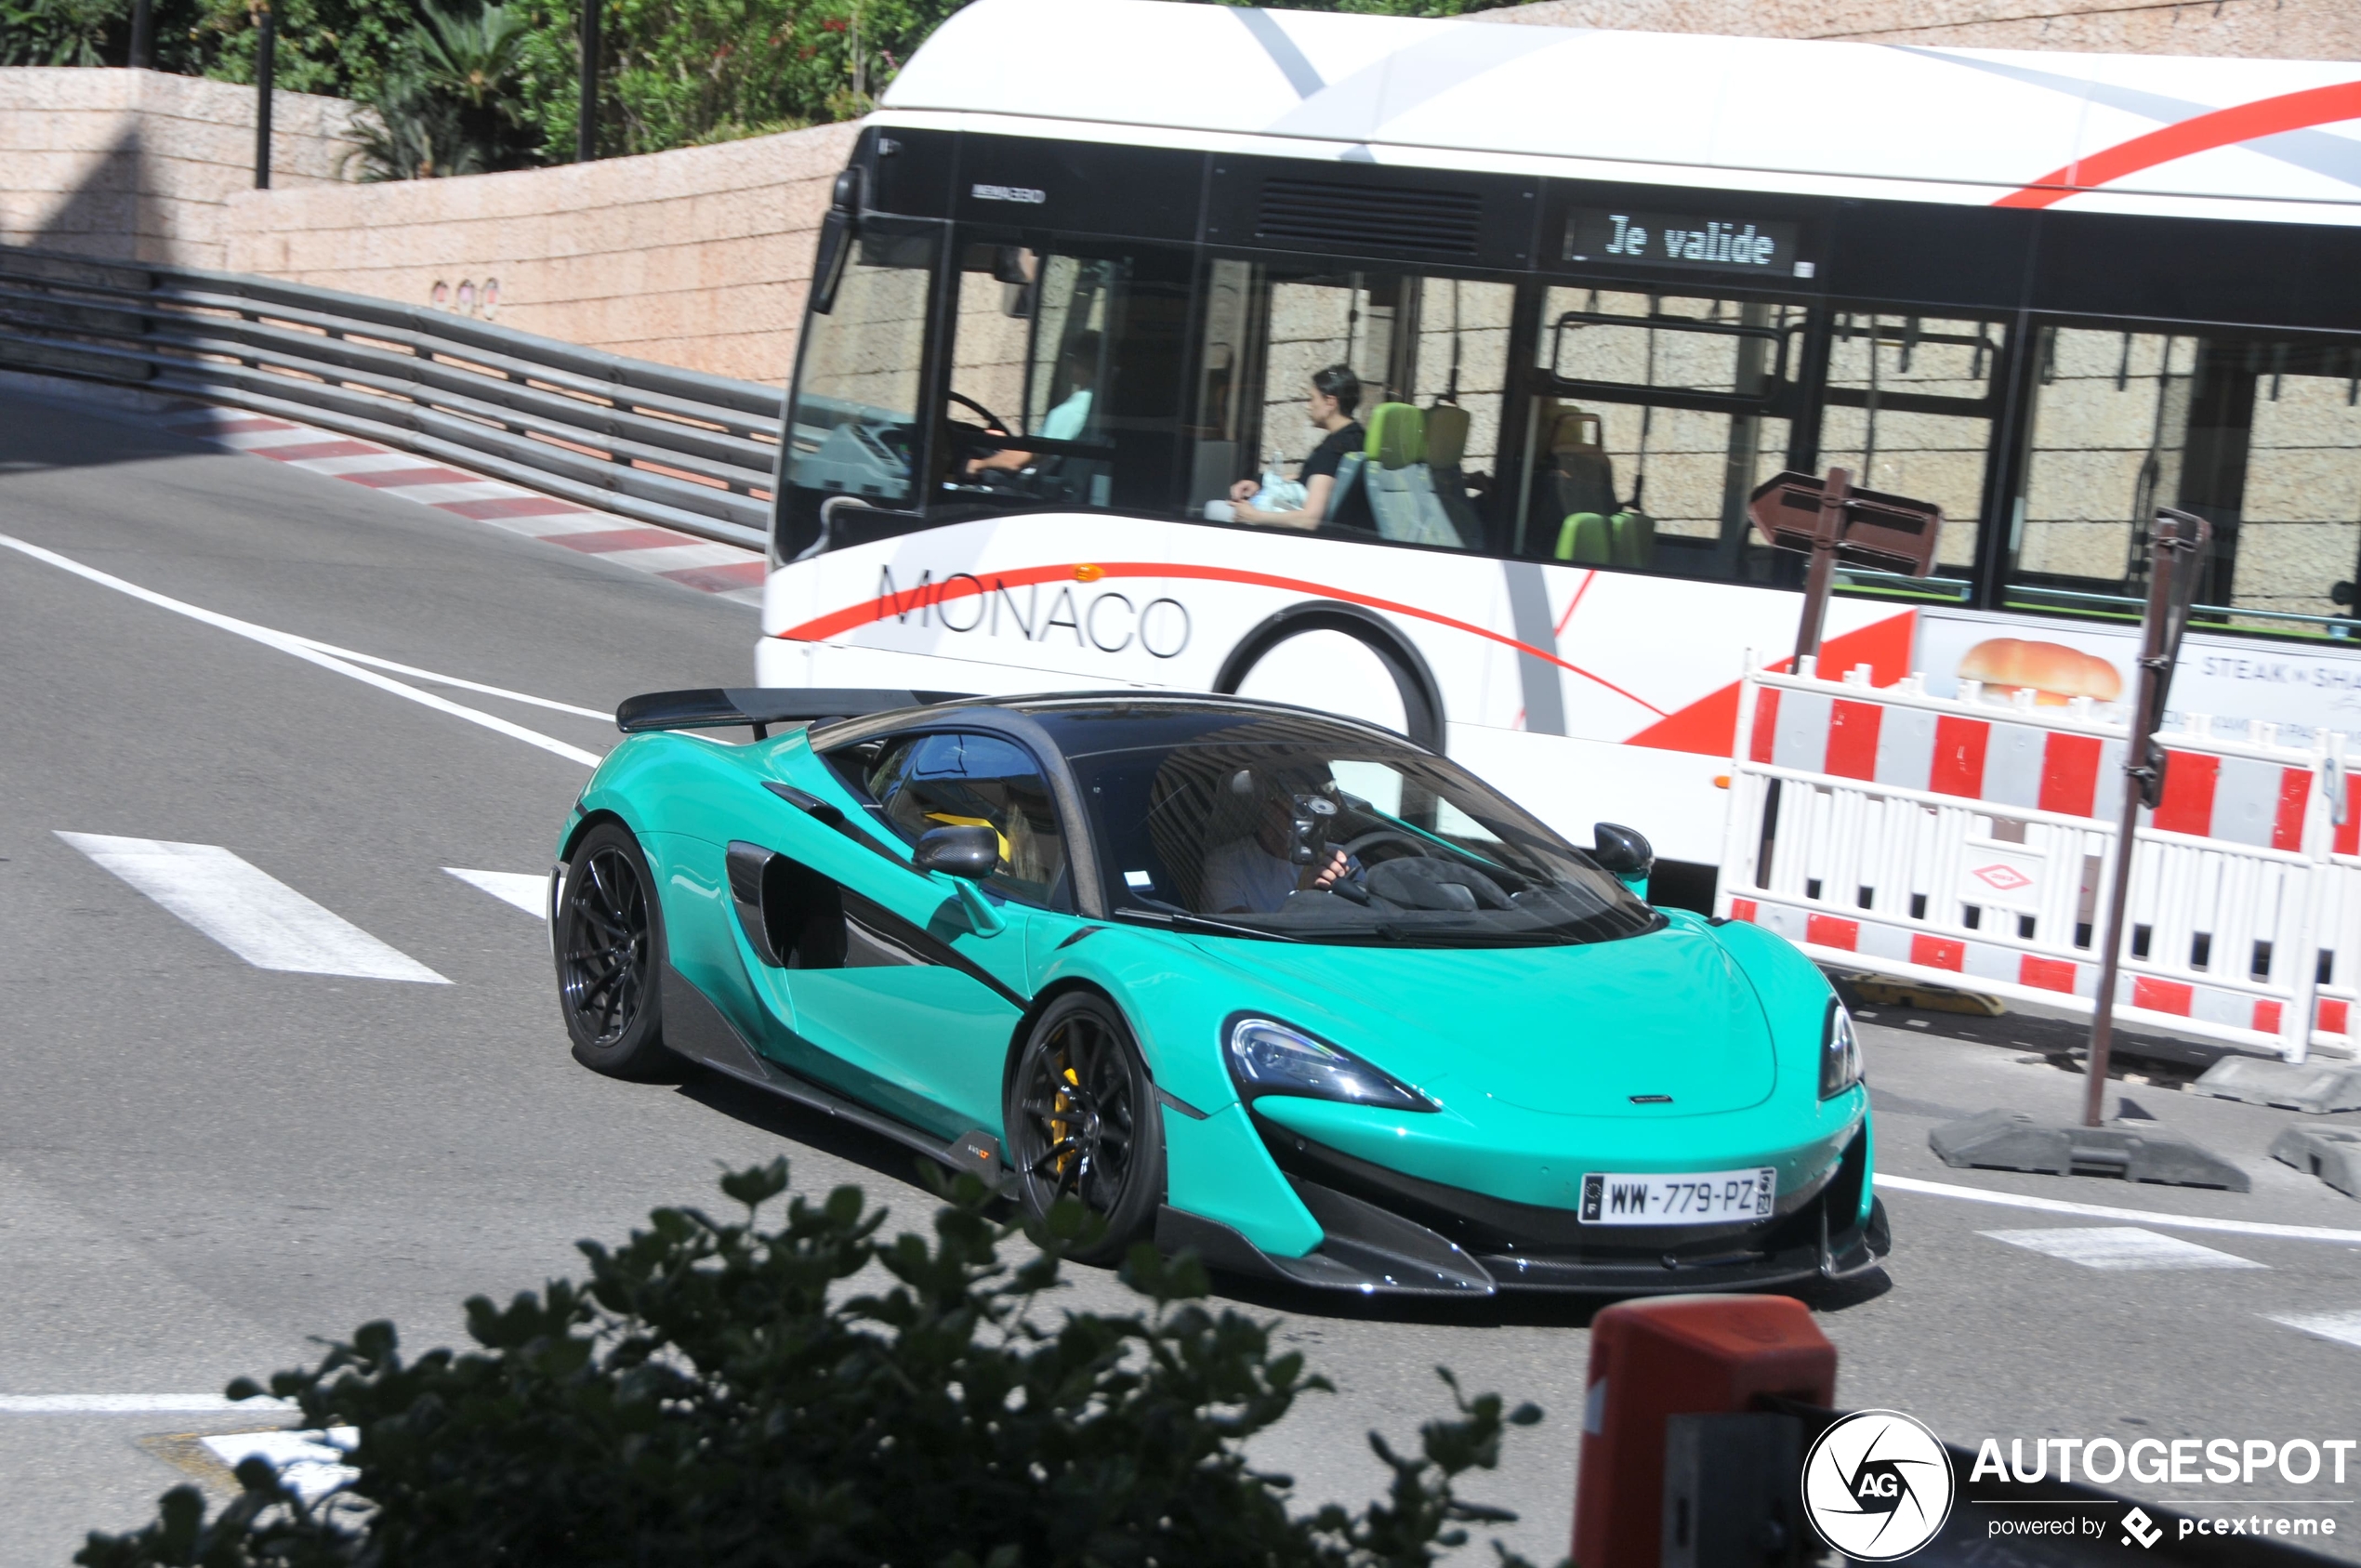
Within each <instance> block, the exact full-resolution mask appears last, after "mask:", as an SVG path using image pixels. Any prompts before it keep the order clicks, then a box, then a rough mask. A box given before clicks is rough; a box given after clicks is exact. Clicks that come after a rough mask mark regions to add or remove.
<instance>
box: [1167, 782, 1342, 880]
mask: <svg viewBox="0 0 2361 1568" xmlns="http://www.w3.org/2000/svg"><path fill="white" fill-rule="evenodd" d="M1237 779H1240V780H1250V782H1249V783H1248V784H1247V787H1248V788H1250V789H1257V792H1258V793H1259V794H1260V797H1261V798H1260V804H1259V807H1258V810H1257V812H1256V816H1255V824H1254V831H1253V832H1252V833H1250V834H1248V835H1246V837H1243V838H1235V839H1233V840H1231V841H1230V842H1229V843H1227V844H1221V845H1218V846H1216V847H1215V848H1214V849H1213V850H1211V851H1210V852H1208V853H1207V855H1206V858H1205V899H1206V904H1207V907H1208V909H1209V910H1211V911H1212V912H1213V913H1215V914H1219V915H1271V914H1275V913H1276V912H1277V910H1278V908H1279V906H1280V905H1281V904H1283V903H1286V902H1287V895H1288V894H1289V893H1293V892H1298V891H1307V890H1308V891H1313V892H1325V891H1326V890H1327V889H1331V888H1333V887H1335V886H1336V885H1337V884H1338V883H1339V882H1341V881H1344V880H1346V879H1348V878H1350V877H1351V876H1353V875H1354V874H1355V871H1356V869H1357V868H1356V867H1355V866H1354V865H1353V864H1352V861H1351V860H1350V859H1349V858H1348V857H1347V856H1346V854H1345V852H1344V851H1343V850H1339V849H1338V848H1337V847H1336V846H1334V845H1329V846H1328V847H1327V852H1326V855H1325V856H1321V855H1315V856H1314V858H1313V860H1312V863H1311V864H1309V865H1299V864H1297V863H1296V861H1295V858H1294V855H1293V853H1292V851H1293V850H1294V848H1295V800H1294V797H1292V796H1291V795H1289V794H1288V792H1287V791H1286V788H1285V786H1284V785H1282V784H1279V783H1278V782H1277V781H1275V780H1262V779H1252V778H1251V775H1249V774H1246V773H1244V772H1241V773H1240V774H1238V775H1237ZM1258 786H1259V787H1258ZM1231 787H1232V788H1233V789H1235V788H1237V783H1236V781H1235V780H1233V784H1232V786H1231Z"/></svg>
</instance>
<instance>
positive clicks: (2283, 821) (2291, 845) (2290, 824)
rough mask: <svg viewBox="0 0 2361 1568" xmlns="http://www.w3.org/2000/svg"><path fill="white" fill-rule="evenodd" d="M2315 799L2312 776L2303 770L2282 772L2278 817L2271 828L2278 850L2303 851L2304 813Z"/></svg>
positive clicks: (2309, 772) (2272, 837) (2274, 846)
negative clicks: (2305, 808) (2306, 807)
mask: <svg viewBox="0 0 2361 1568" xmlns="http://www.w3.org/2000/svg"><path fill="white" fill-rule="evenodd" d="M2311 799H2312V773H2311V771H2310V770H2309V769H2304V768H2282V769H2280V770H2279V814H2278V816H2277V818H2276V819H2275V820H2274V821H2273V822H2272V824H2271V847H2272V848H2273V849H2275V850H2301V849H2302V848H2303V810H2304V807H2305V806H2306V805H2308V804H2309V803H2310V801H2311Z"/></svg>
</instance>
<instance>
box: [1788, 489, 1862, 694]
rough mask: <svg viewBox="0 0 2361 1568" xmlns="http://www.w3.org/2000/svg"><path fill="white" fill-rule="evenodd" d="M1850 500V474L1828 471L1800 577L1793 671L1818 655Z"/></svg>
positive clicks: (1800, 672) (1851, 492)
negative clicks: (1807, 559)
mask: <svg viewBox="0 0 2361 1568" xmlns="http://www.w3.org/2000/svg"><path fill="white" fill-rule="evenodd" d="M1852 499H1853V475H1852V474H1851V472H1849V471H1848V470H1846V469H1843V468H1830V469H1829V470H1828V477H1827V479H1826V480H1825V481H1822V482H1821V486H1820V520H1819V525H1818V527H1817V528H1816V529H1815V530H1814V534H1813V539H1812V564H1811V565H1810V566H1809V567H1808V568H1807V569H1806V570H1805V572H1804V576H1803V621H1802V624H1801V625H1800V626H1797V627H1796V629H1795V669H1796V673H1797V674H1798V675H1800V674H1802V673H1803V661H1804V659H1805V657H1806V656H1808V655H1812V654H1816V653H1818V652H1820V629H1821V626H1823V624H1825V623H1826V622H1827V618H1828V589H1829V587H1830V586H1832V585H1833V584H1834V583H1835V581H1836V574H1837V544H1838V542H1839V541H1840V540H1841V539H1842V538H1843V537H1844V507H1845V503H1846V502H1848V501H1850V500H1852Z"/></svg>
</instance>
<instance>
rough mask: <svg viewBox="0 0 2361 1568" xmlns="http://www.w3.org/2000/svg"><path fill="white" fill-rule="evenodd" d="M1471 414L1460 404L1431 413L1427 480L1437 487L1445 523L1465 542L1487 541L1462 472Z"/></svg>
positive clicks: (1439, 405)
mask: <svg viewBox="0 0 2361 1568" xmlns="http://www.w3.org/2000/svg"><path fill="white" fill-rule="evenodd" d="M1469 423H1470V421H1469V418H1468V411H1467V410H1466V409H1464V408H1461V407H1459V406H1458V405H1457V404H1456V403H1437V404H1435V405H1434V406H1433V407H1432V408H1430V409H1428V410H1427V428H1426V438H1427V479H1428V481H1429V482H1430V483H1431V484H1432V485H1433V486H1434V495H1435V500H1436V501H1437V502H1438V503H1439V504H1440V506H1441V507H1442V512H1443V521H1444V524H1445V525H1446V526H1448V527H1449V528H1450V529H1451V530H1452V532H1454V533H1455V534H1457V535H1458V536H1459V538H1460V539H1461V541H1463V542H1473V541H1478V540H1481V539H1482V538H1483V537H1484V520H1483V519H1482V518H1480V517H1478V516H1477V515H1476V509H1475V506H1474V504H1473V503H1472V502H1471V501H1470V500H1469V499H1468V481H1467V476H1466V475H1464V474H1462V473H1461V472H1460V471H1459V465H1460V462H1461V461H1462V460H1463V459H1464V458H1465V457H1466V455H1467V451H1468V427H1469Z"/></svg>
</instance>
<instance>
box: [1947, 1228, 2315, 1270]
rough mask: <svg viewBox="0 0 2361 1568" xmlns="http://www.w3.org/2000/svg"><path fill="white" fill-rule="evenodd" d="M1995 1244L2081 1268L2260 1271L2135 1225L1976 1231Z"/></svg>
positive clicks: (2248, 1261) (2249, 1262) (2229, 1256)
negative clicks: (2016, 1248) (2003, 1244)
mask: <svg viewBox="0 0 2361 1568" xmlns="http://www.w3.org/2000/svg"><path fill="white" fill-rule="evenodd" d="M1977 1234H1979V1235H1985V1236H1990V1237H1991V1238H1992V1239H1993V1240H1994V1241H1996V1242H2007V1243H2008V1244H2009V1245H2011V1246H2021V1247H2024V1248H2025V1250H2026V1251H2028V1252H2038V1253H2041V1254H2043V1255H2045V1256H2047V1257H2051V1258H2064V1259H2065V1260H2066V1261H2067V1262H2069V1263H2079V1264H2081V1265H2082V1266H2083V1267H2084V1268H2086V1269H2264V1268H2268V1267H2270V1265H2269V1264H2266V1263H2257V1262H2256V1261H2254V1259H2252V1258H2238V1257H2235V1256H2233V1255H2232V1254H2230V1253H2227V1252H2216V1251H2214V1250H2213V1248H2211V1247H2209V1246H2199V1245H2197V1244H2196V1243H2195V1242H2184V1241H2183V1240H2182V1239H2181V1238H2180V1237H2178V1236H2165V1235H2158V1234H2157V1232H2154V1231H2143V1230H2142V1229H2140V1227H2139V1226H2137V1225H2075V1226H2069V1227H2068V1228H2066V1229H2065V1230H2063V1231H1981V1232H1977Z"/></svg>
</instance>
